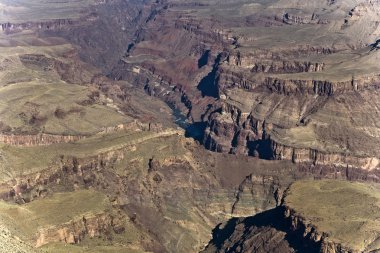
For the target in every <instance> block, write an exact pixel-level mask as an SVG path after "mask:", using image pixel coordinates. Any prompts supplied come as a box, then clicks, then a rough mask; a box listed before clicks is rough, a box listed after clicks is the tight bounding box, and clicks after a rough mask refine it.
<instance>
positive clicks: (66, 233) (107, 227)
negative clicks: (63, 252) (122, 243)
mask: <svg viewBox="0 0 380 253" xmlns="http://www.w3.org/2000/svg"><path fill="white" fill-rule="evenodd" d="M124 231H125V227H124V226H123V224H122V222H120V218H116V217H114V216H113V215H112V214H110V213H101V214H93V215H84V216H83V217H81V218H77V219H74V220H72V221H70V222H68V223H65V224H61V225H58V226H53V227H48V228H40V229H39V231H38V236H37V240H36V243H35V247H37V248H38V247H41V246H43V245H45V244H48V243H52V242H64V243H67V244H79V243H80V242H81V241H82V240H83V239H84V238H85V237H89V238H94V237H105V238H106V239H107V237H108V236H110V235H111V234H112V233H117V234H118V233H122V232H124Z"/></svg>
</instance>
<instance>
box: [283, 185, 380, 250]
mask: <svg viewBox="0 0 380 253" xmlns="http://www.w3.org/2000/svg"><path fill="white" fill-rule="evenodd" d="M285 205H286V206H288V207H289V208H291V209H292V210H294V211H295V212H296V214H297V215H300V216H301V217H303V218H304V219H305V221H306V222H308V223H310V224H312V225H314V226H315V227H316V229H317V231H318V232H319V233H322V232H325V233H328V238H327V240H328V241H333V242H337V243H341V244H342V245H343V246H346V247H349V248H351V249H354V250H358V251H364V250H366V251H367V250H369V249H378V248H379V247H380V242H379V241H378V238H379V237H380V186H378V185H370V184H364V183H356V182H355V183H353V182H346V181H337V180H322V181H297V182H295V183H294V184H292V185H291V187H290V189H289V192H288V194H287V196H286V197H285Z"/></svg>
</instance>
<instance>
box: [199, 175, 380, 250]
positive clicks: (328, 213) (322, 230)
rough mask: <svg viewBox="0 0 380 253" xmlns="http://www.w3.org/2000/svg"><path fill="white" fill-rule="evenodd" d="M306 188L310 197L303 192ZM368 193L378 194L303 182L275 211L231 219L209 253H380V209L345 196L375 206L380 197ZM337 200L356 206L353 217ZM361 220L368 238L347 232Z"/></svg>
mask: <svg viewBox="0 0 380 253" xmlns="http://www.w3.org/2000/svg"><path fill="white" fill-rule="evenodd" d="M372 187H377V186H375V185H373V186H372ZM296 188H297V190H296ZM300 188H302V190H306V189H308V190H309V192H307V193H305V192H304V191H301V192H299V191H298V190H301V189H300ZM368 190H369V191H370V192H372V193H373V190H374V189H371V186H368V185H365V184H360V183H347V182H343V181H325V180H322V181H314V182H312V181H305V182H302V181H298V182H296V183H294V184H293V185H291V186H290V188H289V189H288V190H287V191H286V192H285V194H284V198H283V199H282V203H281V204H280V205H279V206H278V207H276V208H275V209H271V210H269V211H265V212H262V213H259V214H257V215H255V216H252V217H248V218H240V219H237V218H235V219H231V220H229V221H228V222H226V223H224V224H222V225H219V226H218V227H217V228H215V229H214V230H213V239H212V240H211V241H210V243H209V244H208V246H207V247H206V249H205V250H204V252H320V253H321V252H323V253H346V252H372V251H374V250H375V251H376V250H378V244H377V243H376V241H377V240H378V237H379V234H378V231H377V232H375V231H376V229H377V228H376V227H377V226H378V224H377V221H375V222H373V220H372V217H367V211H369V209H371V210H372V209H377V208H378V206H377V204H375V206H371V207H369V206H367V207H364V208H363V206H361V205H360V204H359V203H357V199H356V200H355V199H354V198H352V196H351V197H349V198H348V199H347V198H345V197H347V195H346V196H345V195H344V194H345V193H344V192H346V193H348V192H349V193H348V195H350V194H353V192H355V194H357V196H358V198H367V199H366V200H364V201H369V200H370V199H372V197H373V196H375V195H377V193H375V194H374V195H371V196H369V195H368V194H371V193H370V192H368ZM337 192H339V193H337ZM363 193H364V194H363ZM304 195H307V196H304ZM310 196H313V197H314V198H315V199H317V200H318V201H319V202H318V203H315V202H314V201H315V199H313V200H310V201H306V199H308V198H309V197H310ZM359 196H360V197H359ZM335 197H338V198H344V199H345V200H344V202H347V201H348V202H349V203H352V205H351V208H350V210H349V211H347V213H345V214H342V213H340V209H339V206H338V205H339V204H338V203H336V202H337V201H338V202H340V201H341V200H337V199H335ZM372 201H375V202H376V200H373V199H372ZM359 202H360V201H359ZM357 208H358V209H357ZM364 209H365V210H364ZM369 212H372V211H369ZM338 213H340V214H338ZM321 214H322V215H321ZM335 215H338V217H336V216H335ZM375 216H376V215H375ZM357 220H360V224H361V225H360V226H362V227H361V228H360V230H361V229H362V230H361V231H363V233H365V235H364V234H360V235H359V234H357V230H355V231H353V230H350V229H346V230H344V228H348V227H350V226H351V225H354V224H355V223H356V222H357ZM364 231H366V232H364Z"/></svg>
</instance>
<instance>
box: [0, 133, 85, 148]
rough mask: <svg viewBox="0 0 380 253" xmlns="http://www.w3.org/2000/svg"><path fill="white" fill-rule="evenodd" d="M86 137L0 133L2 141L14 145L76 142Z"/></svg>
mask: <svg viewBox="0 0 380 253" xmlns="http://www.w3.org/2000/svg"><path fill="white" fill-rule="evenodd" d="M85 137H86V136H80V135H53V134H43V133H41V134H36V135H16V134H9V135H8V134H0V142H1V143H5V144H9V145H14V146H41V145H50V144H56V143H69V142H75V141H78V140H81V139H83V138H85Z"/></svg>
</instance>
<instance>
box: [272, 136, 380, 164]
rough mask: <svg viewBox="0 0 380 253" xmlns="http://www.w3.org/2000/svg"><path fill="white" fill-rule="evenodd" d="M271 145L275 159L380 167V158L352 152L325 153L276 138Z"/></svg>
mask: <svg viewBox="0 0 380 253" xmlns="http://www.w3.org/2000/svg"><path fill="white" fill-rule="evenodd" d="M271 147H272V151H273V158H274V159H279V160H290V161H293V162H295V163H313V164H318V165H326V166H328V165H336V166H341V167H345V166H347V167H355V168H361V169H363V170H368V171H372V170H375V169H378V168H379V167H380V159H379V158H376V157H358V156H355V155H352V154H339V153H325V152H320V151H318V150H315V149H311V148H294V147H289V146H285V145H281V144H279V143H277V142H276V141H274V140H271Z"/></svg>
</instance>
